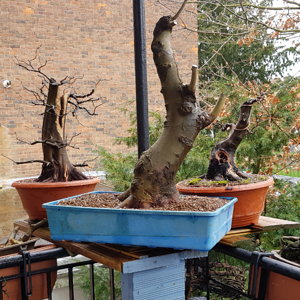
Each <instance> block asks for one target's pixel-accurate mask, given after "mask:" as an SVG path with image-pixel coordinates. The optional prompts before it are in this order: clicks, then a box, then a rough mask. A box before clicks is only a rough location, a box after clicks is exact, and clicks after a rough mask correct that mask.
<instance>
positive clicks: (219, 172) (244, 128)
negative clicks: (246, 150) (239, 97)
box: [205, 96, 262, 181]
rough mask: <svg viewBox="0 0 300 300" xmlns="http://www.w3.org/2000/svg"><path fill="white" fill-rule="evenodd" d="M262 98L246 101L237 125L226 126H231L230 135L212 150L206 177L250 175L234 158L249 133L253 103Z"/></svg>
mask: <svg viewBox="0 0 300 300" xmlns="http://www.w3.org/2000/svg"><path fill="white" fill-rule="evenodd" d="M261 99H262V96H261V97H258V98H256V99H250V100H247V101H246V102H244V103H243V104H242V105H241V109H240V115H239V119H238V121H237V123H236V124H235V125H234V124H227V126H226V127H228V126H230V127H231V130H230V133H229V136H228V137H227V138H226V139H225V140H223V141H221V142H220V143H218V144H217V145H216V146H215V147H214V149H213V150H212V152H211V155H210V161H209V166H208V170H207V173H206V175H205V178H206V179H210V180H216V181H220V180H229V181H237V180H242V179H245V178H248V177H249V175H247V174H245V173H243V172H241V171H240V170H239V168H238V167H237V166H236V164H235V161H234V158H235V153H236V150H237V148H238V146H239V145H240V143H241V141H242V140H243V138H244V137H245V136H246V135H247V133H248V126H249V119H250V116H251V110H252V105H253V104H254V103H256V102H257V101H260V100H261Z"/></svg>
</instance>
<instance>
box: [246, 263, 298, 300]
mask: <svg viewBox="0 0 300 300" xmlns="http://www.w3.org/2000/svg"><path fill="white" fill-rule="evenodd" d="M275 259H278V257H275ZM279 260H281V261H284V262H285V263H288V264H291V265H295V263H293V262H291V261H288V260H282V259H279ZM296 265H297V264H296ZM298 266H299V265H298ZM250 268H254V267H253V266H252V265H251V266H250ZM252 270H253V269H252ZM253 277H254V276H253V275H252V276H251V277H250V278H249V281H250V282H249V286H250V288H252V286H253V284H254V283H255V281H256V291H255V296H256V297H258V294H259V289H260V284H259V283H260V277H261V267H259V269H258V273H257V276H256V277H255V278H253ZM299 295H300V283H299V281H298V280H296V279H293V278H290V277H288V276H285V275H282V274H279V273H275V272H269V273H268V277H267V282H266V294H265V298H264V300H298V299H299Z"/></svg>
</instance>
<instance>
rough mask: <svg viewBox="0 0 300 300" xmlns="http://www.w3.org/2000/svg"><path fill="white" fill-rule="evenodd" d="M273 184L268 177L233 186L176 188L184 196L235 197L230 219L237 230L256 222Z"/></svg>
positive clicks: (180, 185)
mask: <svg viewBox="0 0 300 300" xmlns="http://www.w3.org/2000/svg"><path fill="white" fill-rule="evenodd" d="M273 183H274V181H273V178H271V177H270V178H268V179H267V180H265V181H261V182H256V183H249V184H244V185H235V186H218V187H199V186H187V185H186V184H182V183H180V182H179V183H178V184H177V186H176V187H177V189H178V190H179V192H181V193H185V194H197V195H203V196H223V197H237V198H238V202H237V203H236V204H235V205H234V210H233V218H232V228H237V227H244V226H248V225H251V224H256V223H257V222H258V219H259V217H260V215H261V213H262V212H263V210H264V206H265V201H266V195H267V192H268V189H269V187H270V186H271V185H272V184H273Z"/></svg>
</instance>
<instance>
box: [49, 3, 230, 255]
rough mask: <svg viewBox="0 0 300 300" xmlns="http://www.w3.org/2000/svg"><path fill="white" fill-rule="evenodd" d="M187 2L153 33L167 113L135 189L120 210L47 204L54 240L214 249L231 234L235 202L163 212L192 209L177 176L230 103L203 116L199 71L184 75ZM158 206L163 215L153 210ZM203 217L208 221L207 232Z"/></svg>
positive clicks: (137, 168)
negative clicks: (181, 45)
mask: <svg viewBox="0 0 300 300" xmlns="http://www.w3.org/2000/svg"><path fill="white" fill-rule="evenodd" d="M186 2H187V1H184V3H183V5H182V7H181V9H180V10H179V12H178V13H177V14H176V15H175V16H173V17H172V16H164V17H162V18H160V19H159V21H158V22H157V24H156V26H155V29H154V32H153V41H152V45H151V49H152V52H153V57H154V62H155V65H156V68H157V73H158V76H159V78H160V82H161V86H162V89H161V92H162V94H163V96H164V101H165V107H166V111H167V112H166V113H167V115H166V121H165V126H164V130H163V132H162V134H161V136H160V137H159V139H158V140H157V141H156V143H155V144H153V145H152V146H151V147H150V148H149V149H148V150H147V151H145V152H144V153H143V154H142V155H141V157H140V158H139V160H138V162H137V164H136V166H135V168H134V178H133V181H132V183H131V187H130V188H129V189H128V190H127V191H125V192H123V193H121V194H119V195H118V199H119V200H118V202H117V203H116V204H118V205H117V206H118V208H117V209H111V208H98V207H97V208H94V207H74V206H72V205H69V206H66V205H57V204H61V202H62V201H54V202H51V203H48V204H44V207H46V208H47V215H48V221H49V225H50V232H51V236H52V238H53V239H69V240H70V239H71V240H77V241H78V240H81V241H94V242H95V241H97V242H110V243H121V244H122V243H123V244H133V245H134V244H135V245H145V246H152V247H158V246H160V247H173V248H181V249H182V248H187V249H189V248H190V249H198V250H199V249H200V250H209V249H211V247H213V245H214V244H216V243H217V242H218V241H219V239H221V238H222V237H223V235H224V234H226V232H227V231H228V230H229V229H230V227H231V213H232V209H233V203H234V201H235V200H234V199H233V200H231V201H230V202H229V203H227V204H226V205H225V206H223V207H222V208H219V209H217V210H216V211H215V212H190V211H188V212H187V211H184V212H182V211H175V212H170V211H163V210H164V209H166V207H168V206H169V207H170V206H172V205H174V206H176V205H177V204H179V203H180V205H181V206H182V207H183V210H189V209H185V204H186V205H187V206H186V207H188V201H187V200H182V199H181V198H180V195H179V192H178V191H177V189H176V184H175V176H176V172H177V170H178V168H179V167H180V165H181V163H182V161H183V160H184V158H185V156H186V154H187V153H188V152H189V150H190V149H191V148H192V145H193V141H194V140H195V138H196V137H197V135H198V133H199V131H200V130H202V129H203V128H205V127H206V126H208V125H209V124H211V123H212V122H213V121H214V120H215V119H216V117H217V115H218V113H219V112H220V110H221V109H222V105H223V103H224V99H223V97H220V99H219V101H218V103H217V105H216V107H215V108H214V109H213V110H212V112H210V113H208V112H206V111H203V110H202V109H201V107H200V106H199V104H198V102H197V101H196V96H195V89H196V79H197V66H193V67H192V75H191V81H190V83H189V84H183V83H182V81H181V79H180V77H179V75H178V69H177V64H176V62H175V59H174V55H173V51H172V47H171V35H172V29H173V27H174V26H175V25H176V19H177V18H178V16H179V14H180V12H181V10H182V9H183V7H184V5H185V3H186ZM91 195H101V193H97V192H96V193H92V194H87V195H85V196H79V197H74V198H72V199H75V200H74V201H75V202H79V201H80V199H82V197H84V199H83V201H82V202H88V201H87V200H88V198H89V197H91ZM106 195H107V194H106ZM70 200H71V199H70ZM72 201H73V200H72ZM119 201H121V202H119ZM206 201H207V203H208V204H210V203H212V202H213V200H208V199H207V198H206ZM104 202H105V201H104ZM63 203H64V202H63ZM199 203H200V200H199V201H198V202H197V201H195V202H194V204H195V205H196V206H197V204H198V205H199ZM155 207H156V208H157V207H158V211H154V210H152V209H153V208H155ZM218 214H220V215H221V218H220V219H218V218H217V219H218V220H219V221H216V222H214V221H212V219H211V218H210V217H211V216H212V215H214V216H216V215H218ZM187 215H188V217H187ZM100 216H101V217H100ZM203 217H204V218H203ZM206 217H207V218H206ZM186 218H187V220H184V221H183V219H186ZM198 218H203V219H205V220H206V221H205V225H204V226H203V227H202V226H201V225H199V223H197V220H198ZM162 219H163V221H162ZM209 230H213V231H214V233H212V232H211V231H209ZM190 233H191V235H190ZM208 236H209V237H208ZM210 238H211V239H210ZM174 240H175V241H174ZM208 240H209V241H208ZM202 241H204V242H203V243H202Z"/></svg>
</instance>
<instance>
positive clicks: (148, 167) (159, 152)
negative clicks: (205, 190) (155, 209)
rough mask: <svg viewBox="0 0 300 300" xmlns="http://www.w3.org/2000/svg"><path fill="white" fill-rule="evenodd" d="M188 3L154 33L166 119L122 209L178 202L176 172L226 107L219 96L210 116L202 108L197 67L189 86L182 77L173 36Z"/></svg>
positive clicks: (141, 161)
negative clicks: (207, 128) (197, 97)
mask: <svg viewBox="0 0 300 300" xmlns="http://www.w3.org/2000/svg"><path fill="white" fill-rule="evenodd" d="M186 2H187V1H186V0H185V1H184V2H183V4H182V6H181V8H180V9H179V11H178V12H177V13H176V14H175V16H164V17H162V18H160V19H159V21H158V22H157V24H156V26H155V29H154V32H153V41H152V44H151V49H152V52H153V59H154V62H155V65H156V69H157V73H158V76H159V79H160V82H161V93H162V94H163V97H164V102H165V107H166V120H165V123H164V130H163V132H162V134H161V136H160V137H159V139H158V140H157V141H156V142H155V143H154V144H153V145H152V146H151V147H150V148H149V149H148V150H147V151H145V152H144V153H143V154H142V156H141V157H140V159H139V160H138V162H137V164H136V166H135V168H134V178H133V181H132V183H131V187H130V188H129V189H128V190H127V191H126V192H124V193H123V194H121V195H120V196H119V199H120V200H121V201H123V202H122V203H121V204H120V207H135V208H148V207H151V206H155V205H159V206H162V205H164V204H166V203H168V202H174V201H178V199H179V194H178V191H177V190H176V187H175V175H176V172H177V170H178V168H179V167H180V165H181V163H182V161H183V160H184V158H185V156H186V154H187V153H188V152H189V150H190V149H191V148H192V146H193V142H194V140H195V138H196V137H197V135H198V133H199V131H200V130H202V129H203V128H205V127H206V126H208V125H209V124H211V123H212V122H213V121H214V120H215V119H216V117H217V115H218V113H219V112H220V111H221V109H222V106H223V102H224V99H223V97H220V99H219V101H218V103H217V104H216V106H215V108H214V109H213V110H212V112H211V113H208V112H206V111H204V110H202V109H201V107H200V106H199V104H198V102H197V100H196V95H195V90H196V80H197V77H198V72H197V66H193V67H192V75H191V81H190V83H189V84H183V83H182V81H181V79H180V77H179V74H178V69H177V65H176V61H175V58H174V55H173V50H172V46H171V36H172V29H173V27H174V26H175V25H176V19H177V18H178V16H179V15H180V13H181V11H182V9H183V8H184V6H185V4H186Z"/></svg>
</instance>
